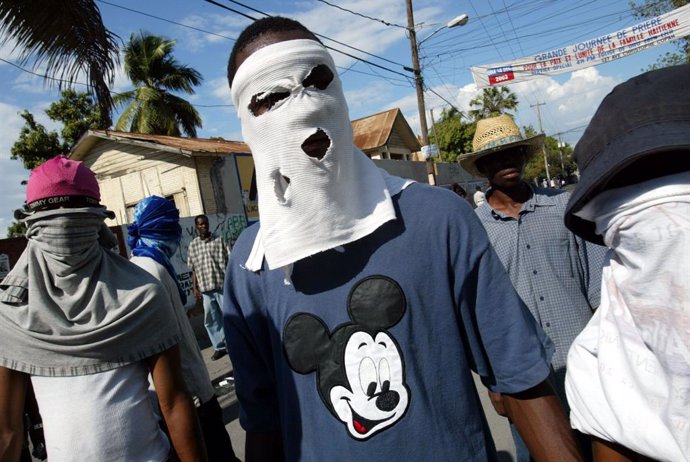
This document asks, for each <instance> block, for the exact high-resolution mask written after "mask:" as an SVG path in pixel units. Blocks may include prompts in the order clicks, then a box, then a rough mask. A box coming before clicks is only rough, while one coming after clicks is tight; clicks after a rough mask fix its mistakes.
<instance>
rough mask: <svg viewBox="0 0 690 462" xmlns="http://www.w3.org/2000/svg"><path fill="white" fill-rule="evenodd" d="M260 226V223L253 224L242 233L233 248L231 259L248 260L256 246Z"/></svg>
mask: <svg viewBox="0 0 690 462" xmlns="http://www.w3.org/2000/svg"><path fill="white" fill-rule="evenodd" d="M259 226H260V225H259V222H256V223H253V224H251V225H249V226H247V227H246V228H245V229H244V230H243V231H242V233H240V236H239V237H238V238H237V241H235V245H234V246H233V247H232V253H231V254H230V255H231V258H244V259H245V260H246V259H247V257H248V256H249V253H250V252H251V250H252V247H253V246H254V240H255V239H256V235H257V233H258V232H259Z"/></svg>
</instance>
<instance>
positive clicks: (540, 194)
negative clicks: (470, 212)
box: [477, 183, 556, 220]
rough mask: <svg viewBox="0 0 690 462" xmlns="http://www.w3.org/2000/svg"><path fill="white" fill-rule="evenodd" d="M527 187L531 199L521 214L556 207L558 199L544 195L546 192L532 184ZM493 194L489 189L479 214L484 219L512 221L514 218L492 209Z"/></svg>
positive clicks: (523, 205)
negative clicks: (491, 198)
mask: <svg viewBox="0 0 690 462" xmlns="http://www.w3.org/2000/svg"><path fill="white" fill-rule="evenodd" d="M527 186H529V188H530V191H531V194H530V197H529V199H527V202H525V203H524V204H522V208H521V209H520V214H523V213H529V212H534V210H535V209H536V208H537V207H550V206H553V205H556V199H555V198H554V197H553V196H550V195H548V194H544V191H543V190H542V189H541V188H535V187H534V186H532V185H531V184H530V183H527ZM492 193H493V190H492V189H491V188H489V190H488V191H487V192H486V199H485V200H484V202H483V203H482V204H481V205H480V206H479V207H477V213H478V214H479V215H480V216H482V217H492V218H493V219H495V220H507V219H512V217H509V216H507V215H504V214H502V213H501V212H499V211H497V210H494V208H493V207H491V204H489V197H490V196H491V194H492Z"/></svg>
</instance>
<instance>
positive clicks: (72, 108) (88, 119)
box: [46, 90, 108, 150]
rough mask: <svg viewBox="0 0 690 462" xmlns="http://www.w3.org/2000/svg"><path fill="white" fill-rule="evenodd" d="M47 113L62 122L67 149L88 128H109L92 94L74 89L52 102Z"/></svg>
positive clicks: (52, 118)
mask: <svg viewBox="0 0 690 462" xmlns="http://www.w3.org/2000/svg"><path fill="white" fill-rule="evenodd" d="M46 114H47V115H48V117H50V119H51V120H54V121H56V122H62V124H63V128H62V132H61V133H60V134H61V135H62V139H63V141H64V142H65V144H66V146H67V147H68V149H67V150H70V149H72V147H74V145H75V144H77V141H79V138H81V136H82V135H83V134H84V133H86V131H87V130H89V129H96V128H101V129H105V128H108V123H107V122H106V120H104V119H103V116H102V114H101V112H100V111H99V110H98V107H97V106H96V105H95V104H94V102H93V99H92V98H91V96H89V95H88V94H86V93H78V92H76V91H74V90H65V91H63V92H62V95H61V98H60V100H58V101H56V102H54V103H53V104H51V105H50V107H49V108H48V110H47V111H46Z"/></svg>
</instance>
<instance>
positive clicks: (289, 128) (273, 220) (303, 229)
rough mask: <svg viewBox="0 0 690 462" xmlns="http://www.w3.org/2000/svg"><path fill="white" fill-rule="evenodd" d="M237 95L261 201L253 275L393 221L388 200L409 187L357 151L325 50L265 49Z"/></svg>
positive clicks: (290, 44)
mask: <svg viewBox="0 0 690 462" xmlns="http://www.w3.org/2000/svg"><path fill="white" fill-rule="evenodd" d="M231 93H232V99H233V103H234V104H235V107H236V108H237V113H238V116H239V118H240V121H241V123H242V136H243V138H244V141H245V142H246V143H247V144H248V145H249V147H250V148H251V151H252V156H253V158H254V166H255V169H256V185H257V189H258V195H259V213H260V220H261V225H260V230H259V234H258V236H257V238H256V241H255V243H254V248H253V250H252V255H251V256H250V258H249V260H248V261H247V263H246V267H247V268H248V269H250V270H254V271H256V270H259V269H260V268H261V264H262V262H263V258H264V257H265V258H266V261H267V263H268V267H269V268H270V269H274V268H280V267H286V266H288V265H290V264H292V263H294V262H296V261H298V260H301V259H302V258H305V257H308V256H310V255H314V254H316V253H318V252H322V251H324V250H328V249H332V248H334V247H337V246H340V245H344V244H347V243H349V242H353V241H355V240H357V239H360V238H362V237H364V236H366V235H368V234H370V233H372V232H373V231H374V230H376V229H377V228H378V227H380V226H381V225H382V224H383V223H385V222H387V221H389V220H392V219H394V218H395V210H394V208H393V204H392V201H391V194H396V193H397V192H399V191H400V190H401V189H402V188H403V187H404V186H406V184H407V183H405V182H404V181H402V180H401V179H396V178H394V177H390V176H388V175H387V174H386V173H385V172H383V171H382V170H379V169H378V168H377V167H376V166H375V165H374V163H373V162H372V161H371V160H370V159H369V158H368V157H367V156H366V155H364V154H363V153H362V152H361V151H359V150H358V149H357V148H356V147H355V146H354V144H353V141H352V126H351V124H350V119H349V115H348V109H347V103H346V102H345V97H344V96H343V91H342V86H341V83H340V79H339V78H338V74H337V72H336V68H335V64H334V63H333V59H332V58H331V56H330V54H329V53H328V52H327V51H326V49H325V48H324V46H323V45H321V44H320V43H318V42H317V41H315V40H304V39H300V40H288V41H284V42H278V43H275V44H272V45H269V46H266V47H264V48H261V49H259V50H258V51H256V52H254V53H253V54H251V55H250V56H249V57H248V58H247V59H246V60H245V61H244V62H243V63H242V64H241V66H240V67H239V69H238V70H237V73H236V75H235V78H234V80H233V85H232V91H231ZM310 137H311V138H310ZM308 140H309V141H308ZM312 140H313V142H312V143H311V144H310V142H311V141H312ZM305 142H306V143H305ZM303 145H304V149H303ZM398 180H400V181H398ZM387 184H388V185H389V186H391V187H390V188H389V186H387ZM391 188H392V189H391Z"/></svg>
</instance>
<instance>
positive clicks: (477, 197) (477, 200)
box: [472, 186, 485, 207]
mask: <svg viewBox="0 0 690 462" xmlns="http://www.w3.org/2000/svg"><path fill="white" fill-rule="evenodd" d="M484 197H485V195H484V191H482V187H481V186H477V187H476V188H474V195H473V196H472V200H473V201H474V206H475V207H479V206H480V205H482V204H483V203H484Z"/></svg>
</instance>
